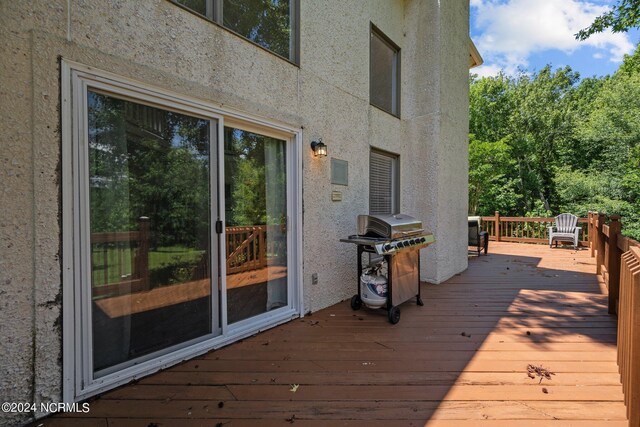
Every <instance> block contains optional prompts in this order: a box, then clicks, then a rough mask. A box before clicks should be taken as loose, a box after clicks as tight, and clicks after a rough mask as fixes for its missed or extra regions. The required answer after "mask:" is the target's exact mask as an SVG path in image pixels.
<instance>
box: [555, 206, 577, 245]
mask: <svg viewBox="0 0 640 427" xmlns="http://www.w3.org/2000/svg"><path fill="white" fill-rule="evenodd" d="M576 224H578V217H577V216H575V215H572V214H570V213H563V214H560V215H558V216H557V217H556V224H555V225H554V226H551V227H549V247H553V242H555V243H556V247H557V246H558V242H573V247H574V248H576V249H578V235H579V234H580V227H578V226H577V225H576Z"/></svg>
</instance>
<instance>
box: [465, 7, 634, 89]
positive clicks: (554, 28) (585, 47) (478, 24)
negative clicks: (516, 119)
mask: <svg viewBox="0 0 640 427" xmlns="http://www.w3.org/2000/svg"><path fill="white" fill-rule="evenodd" d="M470 1H471V25H470V33H471V38H472V39H473V41H474V43H475V45H476V47H477V48H478V51H479V52H480V55H481V56H482V58H483V59H484V64H483V65H481V66H480V67H476V68H473V69H472V70H471V72H472V73H475V74H478V75H480V76H494V75H496V74H498V72H500V70H503V71H504V72H505V73H506V74H509V75H515V74H516V73H517V71H518V70H519V69H524V70H526V71H529V72H534V71H538V70H540V69H541V68H543V67H544V66H545V65H546V64H551V65H552V67H553V68H554V69H556V68H561V67H564V66H566V65H569V66H570V67H571V69H572V70H574V71H577V72H579V73H580V77H581V78H584V77H593V76H604V75H607V74H613V73H614V72H615V71H616V70H617V69H618V67H619V66H620V64H621V63H622V59H623V56H624V55H625V54H631V53H633V51H634V50H635V46H636V45H637V44H638V42H640V31H638V30H635V29H634V30H630V31H629V32H628V33H617V34H613V33H612V32H610V31H608V32H605V33H600V34H594V35H592V36H591V37H589V38H588V39H587V40H585V41H583V42H579V41H577V40H576V39H575V37H574V34H575V33H577V32H578V31H579V30H581V29H583V28H585V27H588V26H589V25H590V24H591V22H593V19H594V18H595V17H596V16H598V15H601V14H602V13H603V12H605V11H607V10H609V9H610V7H611V6H612V5H613V4H615V3H616V1H615V0H470Z"/></svg>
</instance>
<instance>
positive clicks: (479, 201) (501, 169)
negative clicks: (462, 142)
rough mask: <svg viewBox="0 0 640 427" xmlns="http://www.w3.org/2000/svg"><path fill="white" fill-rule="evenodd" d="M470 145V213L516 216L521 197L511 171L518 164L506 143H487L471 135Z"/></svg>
mask: <svg viewBox="0 0 640 427" xmlns="http://www.w3.org/2000/svg"><path fill="white" fill-rule="evenodd" d="M470 139H471V141H470V143H469V209H470V212H474V213H476V214H478V215H492V214H493V213H494V212H495V211H500V212H503V213H505V214H511V213H513V212H516V207H517V205H518V202H519V199H520V196H519V195H518V194H517V193H516V191H515V189H516V182H515V180H514V179H513V178H510V177H509V171H510V170H511V169H512V168H513V167H514V166H515V164H516V162H515V160H513V158H512V157H511V147H510V146H509V145H508V144H506V143H505V142H504V141H497V142H483V141H479V140H477V139H475V138H474V136H473V135H471V138H470Z"/></svg>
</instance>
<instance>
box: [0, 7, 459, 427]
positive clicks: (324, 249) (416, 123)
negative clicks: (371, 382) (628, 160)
mask: <svg viewBox="0 0 640 427" xmlns="http://www.w3.org/2000/svg"><path fill="white" fill-rule="evenodd" d="M301 3H302V4H301V10H300V15H301V25H300V28H301V31H300V58H301V60H300V65H299V67H298V66H295V65H293V64H291V63H289V62H287V61H284V60H282V59H281V58H278V57H276V56H275V55H272V54H270V53H269V52H266V51H265V50H263V49H260V48H257V47H256V46H255V45H253V44H251V43H249V42H247V41H245V40H243V39H241V38H240V37H238V36H236V35H234V34H232V33H230V32H229V31H226V30H224V29H222V28H220V27H218V26H216V25H214V24H212V23H210V22H207V21H205V20H203V19H201V18H200V17H198V16H196V15H194V14H192V13H189V12H187V11H185V10H184V9H182V8H180V7H177V6H176V5H174V4H172V3H171V2H169V1H166V0H148V1H125V0H110V1H103V0H70V1H67V0H52V1H42V0H38V1H32V2H22V1H20V2H12V1H0V35H1V37H2V40H3V43H2V44H1V45H0V58H1V59H0V100H1V101H0V113H1V116H2V118H3V119H2V120H1V121H0V135H2V137H1V138H2V142H1V143H0V146H1V147H2V149H1V154H2V155H1V157H0V161H1V162H2V168H0V179H1V180H2V183H3V184H2V198H1V199H0V200H1V203H2V206H3V213H2V215H0V239H1V244H2V246H1V248H2V249H1V252H0V295H1V298H0V322H1V324H2V329H1V331H2V332H1V336H0V338H1V339H2V352H1V354H2V357H0V359H1V360H2V362H0V363H1V364H2V375H0V395H1V396H2V398H3V399H2V400H3V401H15V402H35V403H39V402H58V401H60V400H61V396H62V367H61V366H62V365H61V359H62V352H63V348H62V328H61V313H62V310H63V307H62V271H61V269H62V265H61V250H62V249H61V248H62V243H61V241H62V240H61V239H62V237H61V236H62V230H61V223H62V218H63V216H64V215H69V214H70V213H68V212H63V210H62V202H61V193H62V190H61V169H62V168H63V167H65V165H62V164H61V158H62V157H61V87H60V79H61V70H60V60H61V58H64V59H66V60H70V61H75V62H78V63H82V64H85V65H88V66H91V67H95V68H97V69H100V70H104V71H107V72H111V73H114V74H117V75H119V76H123V77H126V78H130V79H134V80H138V81H141V82H145V83H147V84H153V85H154V86H156V87H158V88H162V89H166V90H168V91H172V92H175V93H179V94H184V95H186V96H190V97H196V98H200V99H204V100H207V101H211V102H214V103H215V104H216V105H225V106H229V107H231V108H233V109H236V110H240V111H245V112H247V113H248V114H251V115H256V116H260V117H265V118H269V119H272V120H275V121H278V122H282V123H287V124H289V125H290V126H293V127H296V128H303V129H304V140H303V141H302V146H303V149H302V156H303V217H302V218H303V236H302V238H303V273H302V278H303V292H304V309H303V311H304V312H309V311H316V310H319V309H321V308H324V307H326V306H329V305H331V304H335V303H337V302H339V301H341V300H343V299H345V298H348V297H350V296H351V295H352V294H353V293H354V291H355V281H356V278H355V275H356V273H355V256H356V255H355V248H354V247H353V246H351V245H345V244H341V243H339V242H338V240H339V239H340V238H342V237H344V236H346V235H348V234H353V233H354V232H355V217H356V215H357V214H359V213H366V212H367V211H368V194H369V186H368V173H369V165H368V163H369V151H370V148H371V147H375V148H379V149H383V150H386V151H389V152H393V153H396V154H398V155H399V156H400V162H401V163H400V171H401V172H400V173H401V177H400V180H401V185H400V188H401V197H400V201H401V211H402V212H403V213H407V214H410V215H413V216H416V217H418V218H420V219H422V220H423V222H424V225H425V226H426V228H427V230H429V231H432V232H433V233H434V234H435V237H436V240H437V243H436V244H435V245H432V246H430V247H429V248H427V249H426V250H423V251H422V257H423V258H422V272H421V277H422V279H423V280H427V281H429V282H432V283H440V282H442V281H444V280H446V279H447V278H449V277H451V276H452V275H454V274H456V273H458V272H460V271H462V270H464V269H465V268H466V266H467V246H466V225H465V224H466V212H467V166H468V161H467V123H468V77H467V76H468V73H467V68H468V61H469V59H468V58H469V51H468V43H469V39H468V14H469V10H468V8H469V6H468V1H465V0H455V1H438V0H405V1H399V0H398V1H396V0H394V1H390V0H366V1H364V0H363V1H357V2H344V1H339V0H327V1H323V2H317V1H306V0H303V1H302V2H301ZM370 23H373V24H375V25H376V26H377V27H378V28H379V29H380V30H381V31H383V32H384V33H385V34H386V35H387V36H388V37H390V38H391V39H392V40H393V41H394V42H395V43H396V44H398V45H399V46H400V47H401V49H402V68H401V70H402V76H401V82H402V83H401V90H402V92H401V100H402V104H401V112H402V114H401V118H400V119H399V118H396V117H394V116H391V115H389V114H387V113H385V112H383V111H381V110H379V109H377V108H375V107H372V106H370V105H369V37H370V34H369V31H370ZM317 137H321V138H322V139H323V141H324V142H325V143H327V145H328V149H329V156H330V157H335V158H338V159H341V160H346V161H348V162H349V185H348V186H346V187H345V186H334V185H332V184H331V182H330V161H329V158H326V159H316V158H314V157H313V155H312V153H311V150H310V149H308V147H309V144H310V142H311V140H312V139H315V138H317ZM333 190H337V191H341V192H342V196H343V201H342V202H332V201H331V192H332V191H333ZM314 273H317V274H318V279H319V281H318V284H316V285H312V282H311V276H312V274H314ZM66 309H71V308H68V307H67V308H66ZM65 351H69V349H65ZM29 416H30V415H29V414H13V415H10V414H5V413H3V414H2V415H0V417H3V418H1V419H0V425H14V424H16V423H20V422H23V421H26V420H28V417H29Z"/></svg>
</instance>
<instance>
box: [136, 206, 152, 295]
mask: <svg viewBox="0 0 640 427" xmlns="http://www.w3.org/2000/svg"><path fill="white" fill-rule="evenodd" d="M138 225H139V228H140V234H139V236H140V241H139V242H138V256H137V258H136V276H137V277H138V278H140V280H141V281H142V289H149V286H150V285H151V284H150V280H149V217H146V216H141V217H140V218H138Z"/></svg>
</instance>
